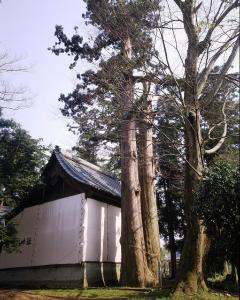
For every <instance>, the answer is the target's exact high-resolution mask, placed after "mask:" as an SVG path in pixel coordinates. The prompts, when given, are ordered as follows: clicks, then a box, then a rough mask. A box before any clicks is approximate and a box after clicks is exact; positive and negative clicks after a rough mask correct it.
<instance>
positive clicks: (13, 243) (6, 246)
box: [0, 221, 20, 253]
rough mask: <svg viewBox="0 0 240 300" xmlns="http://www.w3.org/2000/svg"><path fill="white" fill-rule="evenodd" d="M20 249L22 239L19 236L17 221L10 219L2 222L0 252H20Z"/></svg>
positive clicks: (0, 225)
mask: <svg viewBox="0 0 240 300" xmlns="http://www.w3.org/2000/svg"><path fill="white" fill-rule="evenodd" d="M19 250H20V240H19V239H18V237H17V230H16V226H15V223H14V222H12V221H10V222H7V223H4V224H2V223H0V253H1V251H5V252H8V253H11V252H18V251H19Z"/></svg>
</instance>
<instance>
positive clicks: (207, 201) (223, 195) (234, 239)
mask: <svg viewBox="0 0 240 300" xmlns="http://www.w3.org/2000/svg"><path fill="white" fill-rule="evenodd" d="M239 178H240V177H239V169H238V167H237V165H236V164H234V163H232V162H229V161H224V160H218V161H216V162H215V163H214V164H213V165H212V166H211V167H210V168H209V169H208V170H207V171H206V172H205V174H204V179H203V181H202V183H201V184H200V186H199V188H198V192H197V195H196V203H195V209H196V211H197V213H198V215H199V217H200V219H201V220H202V221H203V224H204V225H205V226H206V230H207V234H208V236H209V237H210V239H211V240H212V241H213V243H215V246H216V248H217V250H218V251H219V252H220V253H221V254H222V259H223V260H224V259H225V260H229V261H231V262H232V263H233V264H234V265H235V266H236V267H237V266H239V255H238V254H239V253H238V250H239V248H238V247H239V240H240V233H239V224H240V210H239V198H238V197H239Z"/></svg>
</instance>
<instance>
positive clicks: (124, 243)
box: [121, 38, 149, 287]
mask: <svg viewBox="0 0 240 300" xmlns="http://www.w3.org/2000/svg"><path fill="white" fill-rule="evenodd" d="M123 44H124V49H123V52H124V59H125V60H126V61H128V60H129V61H130V60H131V58H132V46H131V40H130V38H126V39H125V40H124V42H123ZM124 89H125V90H124V91H123V120H122V131H121V166H122V202H121V204H122V237H121V248H122V263H121V284H122V285H123V286H136V287H143V286H145V285H147V283H148V276H149V271H148V267H147V260H146V251H145V242H144V234H143V226H142V215H141V203H140V186H139V177H138V160H137V144H136V124H135V120H134V117H133V114H132V112H131V110H132V106H133V101H134V92H133V91H134V82H133V81H132V76H131V74H129V76H127V75H126V76H125V82H124Z"/></svg>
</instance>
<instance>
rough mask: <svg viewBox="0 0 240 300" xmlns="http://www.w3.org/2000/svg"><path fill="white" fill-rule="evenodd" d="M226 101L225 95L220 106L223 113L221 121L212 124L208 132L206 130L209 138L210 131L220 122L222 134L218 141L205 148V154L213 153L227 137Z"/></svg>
mask: <svg viewBox="0 0 240 300" xmlns="http://www.w3.org/2000/svg"><path fill="white" fill-rule="evenodd" d="M226 102H227V97H226V100H225V101H224V103H223V107H222V114H223V122H220V123H218V124H217V125H215V126H213V127H212V128H210V129H209V132H208V136H209V137H210V139H211V136H210V135H211V132H212V131H213V130H214V129H215V128H216V127H217V126H220V125H221V124H224V127H223V134H222V136H221V138H220V140H219V141H218V143H217V144H216V145H215V146H214V147H213V148H211V149H205V151H204V153H205V154H208V155H209V154H213V153H215V152H217V151H218V150H219V149H220V148H221V147H222V144H223V143H224V141H225V139H226V137H227V126H228V124H227V116H226V113H225V107H226Z"/></svg>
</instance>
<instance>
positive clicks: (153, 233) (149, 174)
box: [138, 83, 160, 286]
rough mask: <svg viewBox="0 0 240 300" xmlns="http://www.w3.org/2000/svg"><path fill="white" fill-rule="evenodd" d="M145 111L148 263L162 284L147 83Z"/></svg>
mask: <svg viewBox="0 0 240 300" xmlns="http://www.w3.org/2000/svg"><path fill="white" fill-rule="evenodd" d="M144 86H145V88H144V94H143V97H142V99H143V103H142V113H141V114H140V120H139V145H138V146H139V164H138V166H139V179H140V186H141V209H142V222H143V232H144V240H145V246H146V254H147V264H148V267H149V270H150V271H151V272H152V276H153V286H157V285H158V284H159V276H160V274H159V264H160V235H159V227H158V214H157V204H156V193H155V164H154V155H153V129H152V125H151V124H152V117H151V114H152V108H151V102H152V101H151V97H150V96H149V94H148V87H147V86H148V84H147V83H144Z"/></svg>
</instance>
